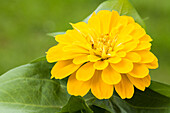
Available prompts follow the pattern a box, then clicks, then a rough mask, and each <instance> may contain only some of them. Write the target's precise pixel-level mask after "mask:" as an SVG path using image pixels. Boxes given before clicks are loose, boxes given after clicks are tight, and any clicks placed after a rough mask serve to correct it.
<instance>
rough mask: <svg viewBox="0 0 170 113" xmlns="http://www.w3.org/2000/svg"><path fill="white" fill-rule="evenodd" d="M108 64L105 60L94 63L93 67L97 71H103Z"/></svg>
mask: <svg viewBox="0 0 170 113" xmlns="http://www.w3.org/2000/svg"><path fill="white" fill-rule="evenodd" d="M108 64H109V63H108V62H107V61H106V60H103V61H97V62H95V63H94V65H93V66H94V68H95V69H97V70H103V69H105V68H106V67H107V66H108Z"/></svg>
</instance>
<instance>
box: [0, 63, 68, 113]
mask: <svg viewBox="0 0 170 113" xmlns="http://www.w3.org/2000/svg"><path fill="white" fill-rule="evenodd" d="M51 67H52V65H51V64H48V63H46V62H45V61H40V62H37V63H31V64H27V65H23V66H20V67H18V68H15V69H12V70H10V71H9V72H7V73H5V74H4V75H2V76H0V111H1V112H2V113H33V112H34V113H40V112H43V113H55V112H58V111H60V110H61V109H62V107H63V106H64V105H65V104H67V102H68V100H69V97H70V96H69V95H68V93H67V91H66V85H65V83H64V81H59V80H51V79H50V70H51Z"/></svg>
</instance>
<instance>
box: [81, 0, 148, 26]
mask: <svg viewBox="0 0 170 113" xmlns="http://www.w3.org/2000/svg"><path fill="white" fill-rule="evenodd" d="M100 10H110V11H112V10H115V11H118V13H119V14H120V15H127V16H132V17H133V18H134V19H135V21H136V22H138V23H139V24H140V25H141V26H143V27H144V28H145V24H144V22H143V19H142V18H141V17H140V15H139V14H138V12H137V11H136V9H135V8H134V7H133V6H132V5H131V3H130V2H129V1H128V0H108V1H105V2H103V3H102V4H100V5H99V6H98V7H97V9H96V10H95V12H96V13H97V12H99V11H100ZM90 16H91V15H90ZM90 16H88V17H87V18H86V19H85V20H84V21H85V22H87V21H88V19H89V18H90Z"/></svg>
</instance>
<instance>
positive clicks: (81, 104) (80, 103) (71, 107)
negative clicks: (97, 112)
mask: <svg viewBox="0 0 170 113" xmlns="http://www.w3.org/2000/svg"><path fill="white" fill-rule="evenodd" d="M80 110H82V112H83V113H93V111H92V110H91V109H90V108H89V106H88V105H87V104H86V102H85V101H84V99H83V98H82V97H79V96H78V97H76V96H71V98H70V100H69V102H68V103H67V105H66V106H64V107H63V109H62V110H61V112H64V113H65V112H68V113H75V112H76V111H80Z"/></svg>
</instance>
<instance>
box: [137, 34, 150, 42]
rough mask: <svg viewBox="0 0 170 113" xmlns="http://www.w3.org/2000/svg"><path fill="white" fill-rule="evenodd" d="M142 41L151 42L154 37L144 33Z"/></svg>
mask: <svg viewBox="0 0 170 113" xmlns="http://www.w3.org/2000/svg"><path fill="white" fill-rule="evenodd" d="M140 41H147V42H151V41H152V38H151V37H150V36H149V35H147V34H146V35H144V36H143V37H142V38H140Z"/></svg>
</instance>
